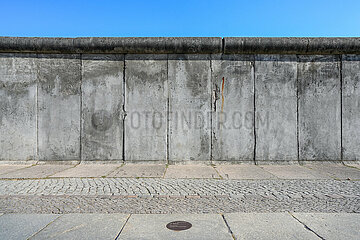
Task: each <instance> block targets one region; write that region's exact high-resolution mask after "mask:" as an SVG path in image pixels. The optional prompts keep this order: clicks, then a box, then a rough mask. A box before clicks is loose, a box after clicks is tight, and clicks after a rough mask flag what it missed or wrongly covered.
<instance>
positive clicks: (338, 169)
mask: <svg viewBox="0 0 360 240" xmlns="http://www.w3.org/2000/svg"><path fill="white" fill-rule="evenodd" d="M304 166H305V167H307V168H310V169H312V170H314V171H316V172H319V173H320V174H327V175H329V176H330V177H333V178H336V179H350V180H359V179H360V169H356V168H353V167H348V166H345V165H342V164H326V163H314V164H305V165H304Z"/></svg>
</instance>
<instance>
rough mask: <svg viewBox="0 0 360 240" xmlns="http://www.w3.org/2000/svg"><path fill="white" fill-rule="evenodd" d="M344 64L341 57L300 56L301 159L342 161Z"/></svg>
mask: <svg viewBox="0 0 360 240" xmlns="http://www.w3.org/2000/svg"><path fill="white" fill-rule="evenodd" d="M340 98H341V93H340V63H339V58H338V57H337V56H299V63H298V100H299V106H298V107H299V112H298V114H299V126H298V128H299V158H300V159H299V160H340V158H341V153H340V152H341V113H340V112H341V111H340V108H341V106H340V101H341V99H340Z"/></svg>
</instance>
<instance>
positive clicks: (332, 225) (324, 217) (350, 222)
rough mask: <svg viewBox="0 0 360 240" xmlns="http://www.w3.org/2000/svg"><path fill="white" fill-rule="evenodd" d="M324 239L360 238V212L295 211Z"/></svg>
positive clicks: (296, 215)
mask: <svg viewBox="0 0 360 240" xmlns="http://www.w3.org/2000/svg"><path fill="white" fill-rule="evenodd" d="M293 215H294V216H295V217H296V218H297V219H299V220H300V221H301V222H302V223H303V224H305V225H306V226H307V227H308V228H310V229H311V230H313V231H314V232H316V233H317V234H318V235H319V236H321V237H322V239H342V240H345V239H360V214H355V213H333V214H329V213H293Z"/></svg>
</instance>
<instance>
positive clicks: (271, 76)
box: [255, 55, 298, 161]
mask: <svg viewBox="0 0 360 240" xmlns="http://www.w3.org/2000/svg"><path fill="white" fill-rule="evenodd" d="M296 77H297V58H296V56H295V55H257V57H256V61H255V98H256V99H255V109H256V112H255V118H256V121H255V126H256V128H255V129H256V130H255V132H256V153H255V158H256V159H255V160H256V161H266V160H275V161H282V160H286V161H289V160H292V161H296V160H297V154H298V150H297V88H296V85H297V82H296Z"/></svg>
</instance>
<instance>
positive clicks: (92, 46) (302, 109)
mask: <svg viewBox="0 0 360 240" xmlns="http://www.w3.org/2000/svg"><path fill="white" fill-rule="evenodd" d="M275 40H276V41H275ZM359 89H360V40H359V39H358V38H334V39H318V38H314V39H311V38H279V39H272V38H225V39H221V38H144V39H141V38H104V39H102V38H83V39H51V38H50V39H48V38H39V39H35V40H34V39H33V38H0V160H2V161H31V160H34V161H53V160H56V161H58V160H61V161H71V160H75V161H80V160H81V161H99V160H100V161H131V162H141V161H155V162H168V163H197V162H207V163H211V162H214V163H218V162H239V163H240V162H252V163H257V164H267V163H272V162H286V163H287V162H301V161H359V159H360V150H359V149H360V148H359V146H360V136H359V135H360V90H359Z"/></svg>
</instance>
